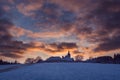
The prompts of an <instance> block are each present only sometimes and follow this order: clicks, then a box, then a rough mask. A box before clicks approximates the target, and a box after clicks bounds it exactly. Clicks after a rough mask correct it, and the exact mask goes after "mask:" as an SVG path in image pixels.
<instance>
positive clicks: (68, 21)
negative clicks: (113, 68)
mask: <svg viewBox="0 0 120 80" xmlns="http://www.w3.org/2000/svg"><path fill="white" fill-rule="evenodd" d="M119 33H120V0H0V58H2V59H3V60H9V61H13V60H18V61H19V62H24V60H25V59H26V58H35V57H37V56H40V57H42V59H46V58H48V57H50V56H64V55H65V54H66V53H67V51H70V52H71V55H72V57H75V56H76V55H81V56H83V57H84V59H88V58H93V57H98V56H106V55H109V56H112V55H113V54H115V53H119V52H120V34H119Z"/></svg>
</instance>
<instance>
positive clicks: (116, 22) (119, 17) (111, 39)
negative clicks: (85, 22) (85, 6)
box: [92, 0, 120, 51]
mask: <svg viewBox="0 0 120 80" xmlns="http://www.w3.org/2000/svg"><path fill="white" fill-rule="evenodd" d="M93 13H94V14H92V15H94V16H96V19H95V22H96V24H97V25H98V26H97V27H98V29H97V30H96V31H97V32H96V34H97V36H94V38H93V39H94V40H95V42H98V43H99V45H98V47H97V48H96V49H95V51H110V50H115V49H119V48H120V46H119V44H120V35H119V32H120V1H119V0H103V1H100V4H99V6H98V7H97V8H96V9H95V10H94V12H93Z"/></svg>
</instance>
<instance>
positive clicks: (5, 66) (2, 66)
mask: <svg viewBox="0 0 120 80" xmlns="http://www.w3.org/2000/svg"><path fill="white" fill-rule="evenodd" d="M17 65H18V64H17ZM17 65H16V64H13V65H0V70H1V69H6V68H10V67H13V66H17Z"/></svg>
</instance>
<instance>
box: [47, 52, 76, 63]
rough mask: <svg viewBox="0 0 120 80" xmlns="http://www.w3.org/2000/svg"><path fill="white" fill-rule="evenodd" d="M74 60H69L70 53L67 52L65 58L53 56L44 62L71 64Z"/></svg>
mask: <svg viewBox="0 0 120 80" xmlns="http://www.w3.org/2000/svg"><path fill="white" fill-rule="evenodd" d="M73 61H74V59H73V58H71V54H70V52H69V51H68V53H67V55H66V56H62V58H61V57H59V56H55V57H53V56H52V57H50V58H48V59H47V60H46V62H73Z"/></svg>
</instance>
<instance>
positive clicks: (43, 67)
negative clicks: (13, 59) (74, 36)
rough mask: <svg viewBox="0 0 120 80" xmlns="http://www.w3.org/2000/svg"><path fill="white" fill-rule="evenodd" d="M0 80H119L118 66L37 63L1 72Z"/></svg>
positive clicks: (119, 66)
mask: <svg viewBox="0 0 120 80" xmlns="http://www.w3.org/2000/svg"><path fill="white" fill-rule="evenodd" d="M0 67H1V66H0ZM0 80H120V65H118V64H91V63H39V64H34V65H30V66H24V67H20V68H18V69H15V70H11V71H8V72H2V73H0Z"/></svg>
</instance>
